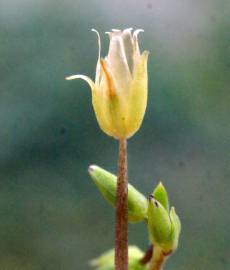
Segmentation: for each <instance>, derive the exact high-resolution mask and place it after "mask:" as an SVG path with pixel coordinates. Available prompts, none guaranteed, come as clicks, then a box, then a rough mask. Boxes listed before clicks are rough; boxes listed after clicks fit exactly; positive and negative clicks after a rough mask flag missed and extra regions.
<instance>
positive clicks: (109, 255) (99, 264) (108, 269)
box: [90, 246, 147, 270]
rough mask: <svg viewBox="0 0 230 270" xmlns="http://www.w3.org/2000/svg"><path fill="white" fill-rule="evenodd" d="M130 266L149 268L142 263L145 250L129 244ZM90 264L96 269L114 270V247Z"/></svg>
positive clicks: (131, 269) (129, 269)
mask: <svg viewBox="0 0 230 270" xmlns="http://www.w3.org/2000/svg"><path fill="white" fill-rule="evenodd" d="M128 253H129V267H128V270H147V266H145V265H142V264H140V260H141V258H142V257H143V256H144V252H143V251H142V250H140V249H139V248H138V247H136V246H129V249H128ZM90 265H91V266H93V267H95V269H96V270H114V269H115V267H114V249H111V250H109V251H107V252H105V253H103V254H102V255H101V256H99V257H98V258H96V259H94V260H92V261H91V262H90Z"/></svg>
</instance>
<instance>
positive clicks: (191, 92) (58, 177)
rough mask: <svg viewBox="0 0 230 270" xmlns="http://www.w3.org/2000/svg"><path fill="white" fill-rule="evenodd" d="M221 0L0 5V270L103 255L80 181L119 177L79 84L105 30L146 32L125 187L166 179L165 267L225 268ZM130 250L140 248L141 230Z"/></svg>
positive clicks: (228, 149) (106, 242)
mask: <svg viewBox="0 0 230 270" xmlns="http://www.w3.org/2000/svg"><path fill="white" fill-rule="evenodd" d="M229 14H230V2H229V0H220V1H215V0H183V1H182V0H174V1H169V0H142V1H137V0H135V1H134V0H129V1H128V0H116V1H106V0H90V1H80V0H74V1H73V0H65V1H60V0H48V1H47V0H39V1H35V0H34V1H32V0H30V1H29V0H12V1H9V0H0V269H1V270H54V269H55V270H66V269H68V270H76V269H79V270H83V269H84V270H88V269H90V267H89V265H88V261H89V260H90V259H91V258H94V257H96V256H97V255H99V254H100V253H101V252H103V251H105V250H106V249H108V248H110V247H112V246H113V239H114V236H113V228H114V213H113V210H111V208H110V207H109V206H108V205H107V204H106V203H105V202H104V200H103V199H102V198H101V197H100V195H99V193H98V191H97V190H96V188H95V186H94V184H93V183H92V181H91V180H90V178H89V176H88V173H87V167H88V165H90V164H92V163H94V164H98V165H100V166H102V167H104V168H106V169H108V170H110V171H112V172H116V159H117V142H116V141H115V140H113V139H111V138H109V137H107V136H106V135H104V134H103V133H102V131H101V130H100V129H99V127H98V125H97V123H96V121H95V116H94V112H93V109H92V106H91V97H90V90H89V87H88V86H87V85H86V84H85V83H84V82H83V81H71V82H70V81H68V82H67V81H65V80H64V77H65V76H67V75H71V74H76V73H82V74H87V75H90V76H91V77H94V74H95V65H96V60H97V39H96V36H95V33H92V32H90V29H91V28H92V27H94V28H96V29H97V30H98V31H100V32H101V33H102V43H103V50H102V51H103V55H105V54H106V52H107V48H108V37H107V36H106V35H104V34H103V33H104V32H105V31H108V30H109V29H111V28H121V29H122V28H127V27H134V28H143V29H145V33H144V34H140V43H141V48H142V49H147V50H149V51H150V59H149V100H148V108H147V112H146V116H145V119H144V122H143V125H142V128H141V130H140V131H139V132H138V133H137V134H136V135H135V136H134V137H133V138H132V139H130V140H129V178H130V182H131V183H132V184H134V185H135V186H136V187H137V188H139V189H140V190H141V191H142V192H143V193H145V194H149V193H150V192H151V191H152V189H153V187H154V186H155V185H156V184H157V182H158V181H159V180H161V181H163V183H164V184H165V186H166V187H167V189H168V192H169V194H170V199H171V201H172V202H173V204H174V205H175V207H176V209H177V212H178V213H179V215H180V217H181V220H182V224H183V231H182V236H181V241H180V247H179V249H178V251H177V253H176V254H175V255H174V256H173V258H172V259H170V260H169V262H168V264H167V267H166V269H171V270H173V269H177V270H182V269H187V270H199V269H202V270H204V269H209V270H213V269H219V270H221V269H230V259H229V250H230V227H229V224H230V215H229V204H230V198H229V197H230V184H229V178H230V169H229V167H230V166H229V164H230V154H229V153H230V143H229V134H230V125H229V113H230V110H229V104H230V103H229V102H230V98H229V97H230V96H229V90H230V72H229V71H230V35H229V29H230V19H229V18H230V16H229ZM129 230H130V233H129V236H130V244H136V245H138V246H140V247H141V248H143V249H145V248H146V247H147V246H148V239H147V233H146V229H145V226H144V225H143V224H137V225H131V226H130V229H129Z"/></svg>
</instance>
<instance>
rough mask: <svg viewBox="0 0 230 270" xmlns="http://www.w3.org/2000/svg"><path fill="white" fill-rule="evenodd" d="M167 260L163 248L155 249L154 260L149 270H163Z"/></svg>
mask: <svg viewBox="0 0 230 270" xmlns="http://www.w3.org/2000/svg"><path fill="white" fill-rule="evenodd" d="M166 259H167V255H166V254H164V252H163V251H162V249H161V248H159V247H155V248H154V252H153V256H152V259H151V261H150V264H149V270H163V266H164V264H165V261H166Z"/></svg>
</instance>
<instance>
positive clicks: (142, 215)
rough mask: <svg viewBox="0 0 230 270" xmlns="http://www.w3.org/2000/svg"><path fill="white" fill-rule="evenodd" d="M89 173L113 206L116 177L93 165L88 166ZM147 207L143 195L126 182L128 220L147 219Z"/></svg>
mask: <svg viewBox="0 0 230 270" xmlns="http://www.w3.org/2000/svg"><path fill="white" fill-rule="evenodd" d="M89 174H90V176H91V177H92V179H93V181H94V183H95V184H96V186H97V187H98V189H99V191H100V192H101V194H102V196H103V197H104V198H105V200H106V201H107V202H109V203H110V204H111V205H112V206H113V207H115V203H116V188H117V177H116V176H115V175H114V174H111V173H110V172H108V171H106V170H104V169H102V168H100V167H98V166H95V165H92V166H90V167H89ZM147 209H148V203H147V199H146V198H145V196H144V195H143V194H142V193H140V192H139V191H138V190H136V189H135V188H134V187H133V186H132V185H130V184H128V218H129V222H131V223H136V222H140V221H143V220H145V219H147Z"/></svg>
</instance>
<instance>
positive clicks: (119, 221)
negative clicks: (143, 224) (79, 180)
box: [115, 139, 128, 270]
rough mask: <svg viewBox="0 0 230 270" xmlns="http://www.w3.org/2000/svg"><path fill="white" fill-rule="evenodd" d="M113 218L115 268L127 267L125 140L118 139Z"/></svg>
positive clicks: (118, 269)
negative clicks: (114, 213)
mask: <svg viewBox="0 0 230 270" xmlns="http://www.w3.org/2000/svg"><path fill="white" fill-rule="evenodd" d="M117 170H118V173H117V192H116V217H115V218H116V220H115V223H116V224H115V270H127V269H128V177H127V141H126V140H125V139H120V140H119V154H118V168H117Z"/></svg>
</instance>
